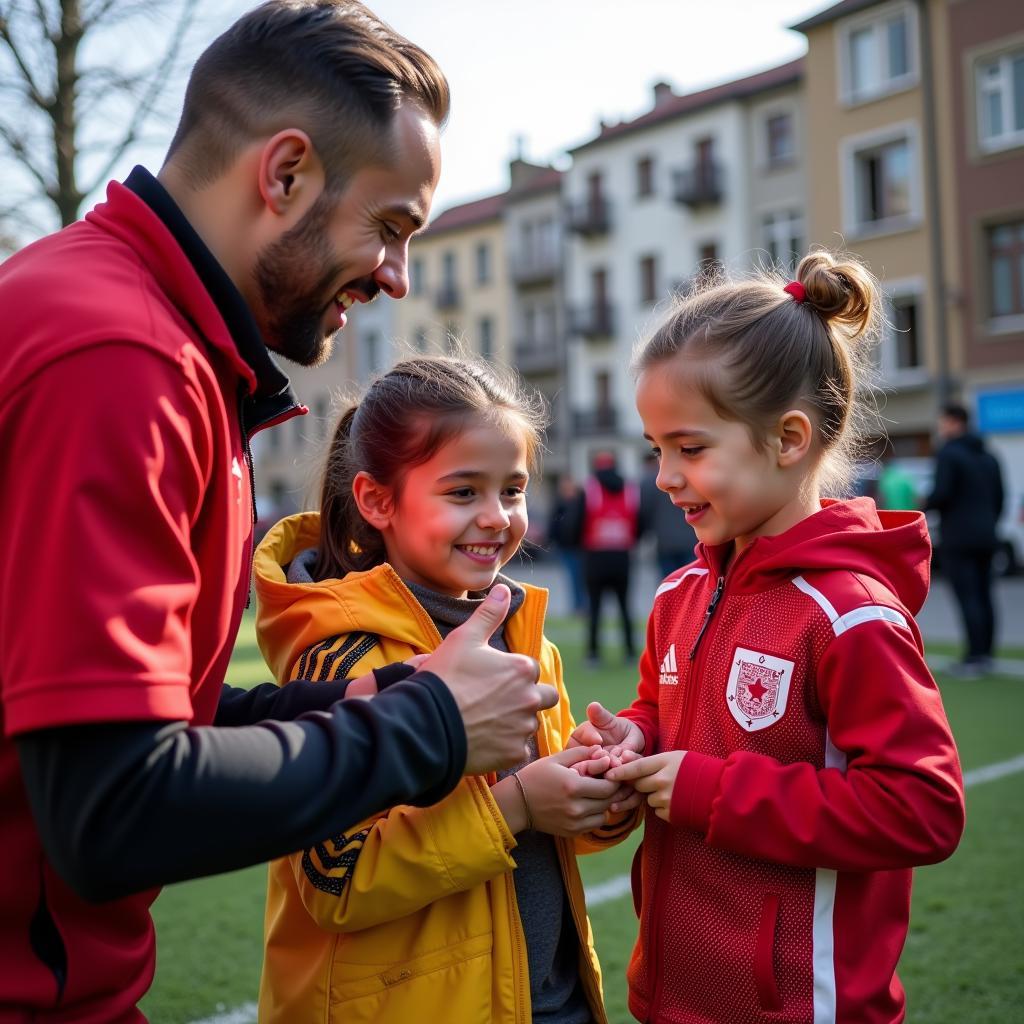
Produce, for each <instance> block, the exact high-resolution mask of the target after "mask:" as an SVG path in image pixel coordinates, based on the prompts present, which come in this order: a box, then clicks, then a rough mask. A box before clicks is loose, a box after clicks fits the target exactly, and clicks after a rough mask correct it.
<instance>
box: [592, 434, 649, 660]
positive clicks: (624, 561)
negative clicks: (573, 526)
mask: <svg viewBox="0 0 1024 1024" xmlns="http://www.w3.org/2000/svg"><path fill="white" fill-rule="evenodd" d="M639 518H640V495H639V491H638V488H637V486H636V484H634V483H632V482H630V481H627V480H625V479H623V477H622V474H621V473H619V470H618V465H617V461H616V458H615V454H614V453H613V452H598V453H597V454H596V455H595V456H594V460H593V473H592V475H591V476H590V477H588V479H587V482H586V485H585V486H584V488H583V531H582V543H583V578H584V580H585V581H586V586H587V603H588V605H589V629H588V633H587V662H588V664H590V665H597V664H600V661H601V645H600V629H601V600H602V598H603V596H604V594H605V592H606V591H609V590H610V591H611V592H612V594H613V595H614V596H615V600H616V602H617V603H618V606H619V616H620V618H621V621H622V641H623V648H624V650H625V654H626V659H627V660H628V661H633V660H635V658H636V646H635V644H634V642H633V624H632V621H631V619H630V614H629V576H630V563H631V558H632V556H631V552H632V550H633V546H634V544H636V539H637V531H638V527H639Z"/></svg>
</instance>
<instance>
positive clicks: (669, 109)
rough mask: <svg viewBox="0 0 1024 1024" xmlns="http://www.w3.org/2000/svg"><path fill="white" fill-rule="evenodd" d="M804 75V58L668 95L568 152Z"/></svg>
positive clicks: (774, 86)
mask: <svg viewBox="0 0 1024 1024" xmlns="http://www.w3.org/2000/svg"><path fill="white" fill-rule="evenodd" d="M875 2H878V0H875ZM803 73H804V59H803V57H799V58H797V59H796V60H792V61H790V62H789V63H788V64H780V65H779V66H778V67H774V68H769V69H768V70H767V71H760V72H758V73H757V74H755V75H748V76H747V77H746V78H738V79H736V80H735V81H732V82H725V83H723V84H722V85H715V86H712V87H711V88H710V89H701V90H700V91H699V92H691V93H687V94H686V95H685V96H671V97H670V98H668V99H666V100H664V101H663V102H661V103H659V104H658V105H657V106H655V107H653V108H652V109H651V110H649V111H648V112H647V113H646V114H641V115H640V117H638V118H635V119H634V120H632V121H622V122H621V123H619V124H612V125H603V126H602V128H601V131H600V133H599V134H598V135H597V136H595V137H594V138H593V139H591V140H590V141H588V142H584V143H583V144H582V145H579V146H576V147H574V148H573V149H570V150H569V152H570V153H578V152H580V150H583V149H589V148H590V147H591V146H596V145H598V144H600V143H602V142H607V141H609V140H611V139H618V138H621V137H622V136H623V135H629V134H631V133H632V132H636V131H640V130H641V129H644V128H649V127H651V126H652V125H656V124H661V123H662V122H664V121H670V120H674V119H675V118H677V117H684V116H686V115H687V114H693V113H696V112H697V111H698V110H703V109H705V108H706V107H711V106H714V105H715V104H717V103H728V102H731V101H735V100H742V99H746V98H747V97H749V96H754V95H756V94H757V93H760V92H767V91H768V90H769V89H776V88H779V87H780V86H783V85H789V84H790V83H792V82H797V81H799V80H800V79H801V78H802V77H803Z"/></svg>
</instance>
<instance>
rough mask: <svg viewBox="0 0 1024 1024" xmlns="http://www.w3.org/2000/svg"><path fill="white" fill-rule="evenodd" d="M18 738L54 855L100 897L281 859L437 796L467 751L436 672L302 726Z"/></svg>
mask: <svg viewBox="0 0 1024 1024" xmlns="http://www.w3.org/2000/svg"><path fill="white" fill-rule="evenodd" d="M294 685H295V684H294V683H291V684H289V686H288V687H285V688H284V690H287V689H290V688H291V687H292V686H294ZM316 686H317V687H323V688H330V687H329V686H328V685H327V684H323V683H319V684H316ZM15 742H16V745H17V750H18V756H19V759H20V761H21V767H22V774H23V777H24V782H25V789H26V792H27V794H28V797H29V802H30V803H31V805H32V810H33V814H34V816H35V820H36V824H37V827H38V829H39V834H40V837H41V839H42V843H43V847H44V849H45V850H46V853H47V856H48V857H49V858H50V860H51V861H52V862H53V864H54V866H55V867H56V869H57V870H58V872H59V873H60V874H61V875H62V876H63V877H64V878H65V880H66V881H67V882H68V883H69V884H70V885H71V886H72V887H73V888H74V889H75V890H76V891H77V892H78V893H79V894H80V895H82V896H83V897H85V898H87V899H91V900H105V899H113V898H116V897H119V896H125V895H128V894H129V893H132V892H137V891H139V890H142V889H148V888H151V887H154V886H158V885H164V884H167V883H169V882H175V881H180V880H182V879H186V878H194V877H197V876H200V875H209V874H215V873H217V872H221V871H230V870H233V869H235V868H240V867H244V866H247V865H250V864H256V863H259V862H261V861H264V860H269V859H271V858H274V857H280V856H283V855H285V854H288V853H291V852H292V851H294V850H297V849H301V848H302V847H304V846H309V845H312V844H313V843H315V842H317V841H319V840H321V839H323V838H324V837H325V836H330V835H335V834H337V833H339V832H343V831H344V830H345V829H347V828H350V827H351V826H352V825H354V824H355V823H356V822H358V821H361V820H362V819H364V818H365V817H367V816H368V815H370V814H373V813H377V812H379V811H381V810H383V809H385V808H387V807H390V806H392V805H393V804H398V803H411V804H416V805H419V806H427V805H429V804H431V803H434V802H435V801H437V800H439V799H440V798H441V797H443V796H444V795H446V794H447V793H448V792H449V791H450V790H451V789H453V788H454V786H455V785H456V783H457V782H458V780H459V778H460V777H461V775H462V771H463V767H464V765H465V761H466V734H465V731H464V730H463V727H462V723H461V719H460V715H459V710H458V707H457V705H456V703H455V700H454V699H453V697H452V695H451V693H450V692H449V691H448V689H447V688H446V687H445V686H444V684H443V683H442V682H441V681H440V680H439V679H438V678H437V677H436V676H434V675H432V674H431V673H428V672H421V673H418V674H417V675H416V677H415V679H410V680H408V681H406V682H402V683H396V684H394V685H393V686H389V687H388V688H387V690H386V692H384V693H382V694H380V695H378V696H377V697H375V698H374V699H373V700H372V701H358V700H352V701H346V702H344V703H339V704H336V705H335V706H334V707H333V708H332V709H331V710H330V711H329V712H323V711H321V712H313V713H310V714H307V715H305V716H304V717H303V718H301V719H298V720H297V721H294V722H272V721H268V722H264V723H262V724H260V725H253V726H240V727H238V728H231V729H222V728H217V727H212V726H200V727H192V728H190V727H188V726H187V725H186V723H184V722H123V723H113V724H97V725H74V726H65V727H62V728H54V729H45V730H40V731H36V732H28V733H25V734H23V735H21V736H18V737H17V738H16V740H15Z"/></svg>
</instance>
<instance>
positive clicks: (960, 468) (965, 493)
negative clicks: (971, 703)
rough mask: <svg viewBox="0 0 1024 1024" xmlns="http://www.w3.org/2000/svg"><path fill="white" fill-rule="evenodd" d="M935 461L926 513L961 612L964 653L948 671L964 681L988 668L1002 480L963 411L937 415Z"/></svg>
mask: <svg viewBox="0 0 1024 1024" xmlns="http://www.w3.org/2000/svg"><path fill="white" fill-rule="evenodd" d="M938 433H939V437H940V438H941V439H942V441H943V444H942V446H941V447H940V448H939V450H938V452H937V454H936V456H935V483H934V485H933V487H932V492H931V494H929V495H928V498H927V500H926V501H925V509H926V510H928V509H935V510H936V511H937V512H938V513H939V524H940V541H939V546H940V552H941V558H942V569H943V572H944V574H945V575H946V578H947V579H948V580H949V583H950V586H951V587H952V588H953V595H954V596H955V597H956V600H957V604H958V605H959V607H960V615H961V618H962V619H963V624H964V632H965V634H966V643H967V646H966V650H965V651H964V655H963V658H962V659H961V661H960V662H959V664H957V665H954V666H952V669H951V670H952V671H953V672H954V673H955V674H957V675H961V676H965V677H967V678H973V677H975V676H979V675H982V674H983V673H984V672H985V671H987V670H988V669H989V668H990V667H991V665H992V652H993V649H994V644H995V631H996V616H995V605H994V602H993V600H992V558H993V556H994V555H995V552H996V546H997V542H996V523H997V522H998V521H999V516H1000V515H1001V514H1002V511H1003V499H1004V495H1003V475H1002V471H1001V470H1000V468H999V462H998V461H997V460H996V457H995V456H994V455H993V454H992V453H991V452H990V451H989V450H988V449H987V448H986V447H985V443H984V441H982V439H981V437H980V436H979V435H978V434H976V433H974V432H973V431H972V430H971V429H970V416H969V414H968V412H967V409H966V408H964V406H962V405H959V404H956V403H951V404H949V405H947V406H945V408H944V409H943V410H942V414H941V415H940V416H939V421H938Z"/></svg>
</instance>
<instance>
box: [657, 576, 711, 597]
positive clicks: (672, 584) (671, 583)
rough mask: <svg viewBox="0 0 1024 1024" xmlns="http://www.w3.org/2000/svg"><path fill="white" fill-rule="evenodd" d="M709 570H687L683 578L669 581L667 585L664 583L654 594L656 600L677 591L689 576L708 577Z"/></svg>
mask: <svg viewBox="0 0 1024 1024" xmlns="http://www.w3.org/2000/svg"><path fill="white" fill-rule="evenodd" d="M707 574H708V570H707V569H687V570H686V572H684V573H683V575H682V576H680V577H679V579H677V580H669V581H668V582H667V583H662V584H661V586H660V587H658V589H657V590H656V591H655V592H654V596H655V598H657V597H660V596H661V595H662V594H667V593H668V592H669V591H670V590H675V589H676V587H678V586H679V584H680V583H682V582H683V580H685V579H686V577H687V576H707Z"/></svg>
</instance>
